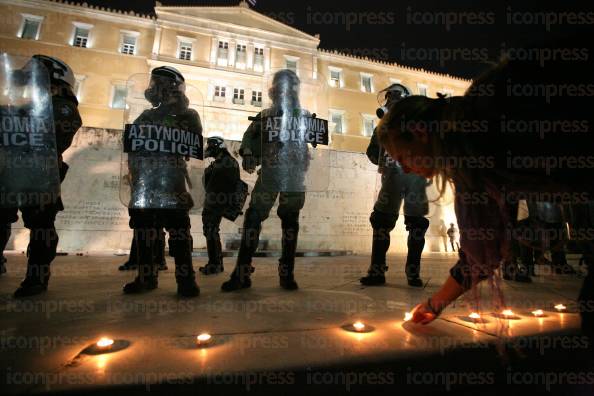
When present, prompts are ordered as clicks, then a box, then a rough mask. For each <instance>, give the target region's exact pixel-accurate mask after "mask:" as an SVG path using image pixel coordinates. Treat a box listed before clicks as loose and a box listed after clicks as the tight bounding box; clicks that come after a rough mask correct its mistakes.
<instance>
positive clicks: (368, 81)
mask: <svg viewBox="0 0 594 396" xmlns="http://www.w3.org/2000/svg"><path fill="white" fill-rule="evenodd" d="M361 90H362V91H363V92H367V93H372V92H373V76H371V75H369V74H361Z"/></svg>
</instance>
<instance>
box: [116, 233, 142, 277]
mask: <svg viewBox="0 0 594 396" xmlns="http://www.w3.org/2000/svg"><path fill="white" fill-rule="evenodd" d="M136 249H137V248H136V238H132V243H131V245H130V255H129V256H128V261H126V262H125V263H124V264H122V265H120V266H119V267H118V270H120V271H132V270H135V269H137V268H138V252H137V250H136Z"/></svg>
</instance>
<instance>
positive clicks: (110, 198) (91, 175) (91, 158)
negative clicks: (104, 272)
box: [7, 128, 455, 254]
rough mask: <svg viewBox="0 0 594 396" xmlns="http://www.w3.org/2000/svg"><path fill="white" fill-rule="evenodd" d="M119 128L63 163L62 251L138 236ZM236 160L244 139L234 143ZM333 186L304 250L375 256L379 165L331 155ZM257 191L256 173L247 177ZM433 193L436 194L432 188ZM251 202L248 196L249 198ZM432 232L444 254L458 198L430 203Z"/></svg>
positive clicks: (304, 220)
mask: <svg viewBox="0 0 594 396" xmlns="http://www.w3.org/2000/svg"><path fill="white" fill-rule="evenodd" d="M121 133H122V132H121V131H120V130H107V129H94V128H83V129H82V130H81V131H79V133H78V134H77V135H76V137H75V140H74V142H73V144H72V147H71V148H70V149H69V150H68V151H67V152H66V153H65V155H64V159H65V161H66V162H67V163H68V164H69V165H70V171H69V173H68V175H67V177H66V180H65V181H64V183H63V185H62V196H63V200H64V203H65V206H66V210H65V211H64V212H61V213H60V214H59V215H58V219H57V221H56V227H57V229H58V232H59V235H60V243H59V247H58V249H59V251H62V252H69V253H90V254H93V253H99V252H101V253H104V252H108V253H109V252H118V251H125V250H127V249H129V246H130V240H131V238H132V232H131V230H130V229H129V227H128V213H127V209H126V208H125V206H124V205H123V204H122V202H121V201H120V197H119V195H120V194H119V191H120V188H119V180H120V168H121V167H120V163H121V147H120V136H121ZM228 146H229V148H230V151H231V152H232V153H233V154H234V155H236V156H237V153H236V151H237V149H238V148H239V143H238V142H228ZM329 157H330V158H329V160H328V163H329V167H330V170H329V183H328V188H327V190H326V191H324V192H311V193H307V198H306V204H305V208H304V210H303V211H302V212H301V232H300V235H299V247H300V249H324V250H326V249H333V250H350V251H353V252H354V253H363V254H364V253H368V252H369V251H370V250H371V234H372V232H371V227H370V225H369V214H370V212H371V209H372V207H373V203H374V199H375V195H376V192H377V190H378V188H379V187H378V186H379V178H378V173H377V168H376V167H375V166H374V165H373V164H371V163H370V162H369V160H368V159H367V157H366V156H365V155H364V154H361V153H352V152H344V151H331V152H330V155H329ZM242 179H244V180H245V181H246V182H247V183H248V184H249V185H250V188H251V187H252V186H253V185H254V182H255V175H249V174H247V173H242ZM428 193H429V196H430V198H434V197H435V196H436V192H435V189H434V188H433V187H432V186H430V187H429V191H428ZM248 199H249V198H248ZM429 217H430V221H431V227H430V229H429V232H428V242H427V244H426V247H425V249H426V251H443V249H444V245H443V242H444V241H443V238H442V236H441V233H442V232H443V227H442V225H441V221H443V222H444V223H445V224H449V223H450V222H455V216H454V213H453V204H452V200H451V194H448V195H447V196H446V197H445V198H444V199H442V200H440V201H439V202H436V203H432V204H431V210H430V214H429ZM191 218H192V234H193V237H194V247H195V248H196V249H203V248H205V247H206V243H205V240H204V238H203V236H202V222H201V219H200V211H199V210H195V211H194V212H193V213H192V216H191ZM242 222H243V218H242V217H240V218H238V219H237V220H236V221H235V222H234V223H231V222H229V221H227V220H223V223H222V227H221V231H222V238H223V239H224V241H227V242H229V241H232V240H234V239H235V240H236V239H238V238H239V230H240V227H241V224H242ZM406 236H407V234H406V231H405V229H404V219H403V217H402V216H401V218H399V220H398V223H397V227H396V229H395V230H394V231H393V232H392V239H393V243H392V246H391V249H390V250H391V252H402V251H405V249H406ZM262 239H264V240H268V241H269V246H270V247H271V248H272V249H278V248H280V220H279V219H278V217H277V216H276V208H274V209H273V211H272V212H271V216H270V217H269V219H268V220H267V221H266V222H265V223H264V227H263V232H262ZM27 241H28V231H27V230H25V229H23V227H22V224H21V223H20V222H19V223H17V224H15V225H14V226H13V235H12V238H11V241H10V242H9V245H8V247H7V249H8V250H17V251H24V250H25V249H26V245H27Z"/></svg>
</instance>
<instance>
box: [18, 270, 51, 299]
mask: <svg viewBox="0 0 594 396" xmlns="http://www.w3.org/2000/svg"><path fill="white" fill-rule="evenodd" d="M48 281H49V265H35V264H29V265H28V266H27V275H26V276H25V279H24V280H23V281H22V282H21V285H20V286H19V288H18V289H16V291H15V292H14V297H16V298H21V297H29V296H34V295H37V294H41V293H44V292H45V291H47V284H48Z"/></svg>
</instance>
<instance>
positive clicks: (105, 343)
mask: <svg viewBox="0 0 594 396" xmlns="http://www.w3.org/2000/svg"><path fill="white" fill-rule="evenodd" d="M113 342H114V341H113V340H112V339H111V338H107V337H101V339H100V340H99V341H97V346H98V347H99V348H107V347H110V346H112V345H113Z"/></svg>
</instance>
